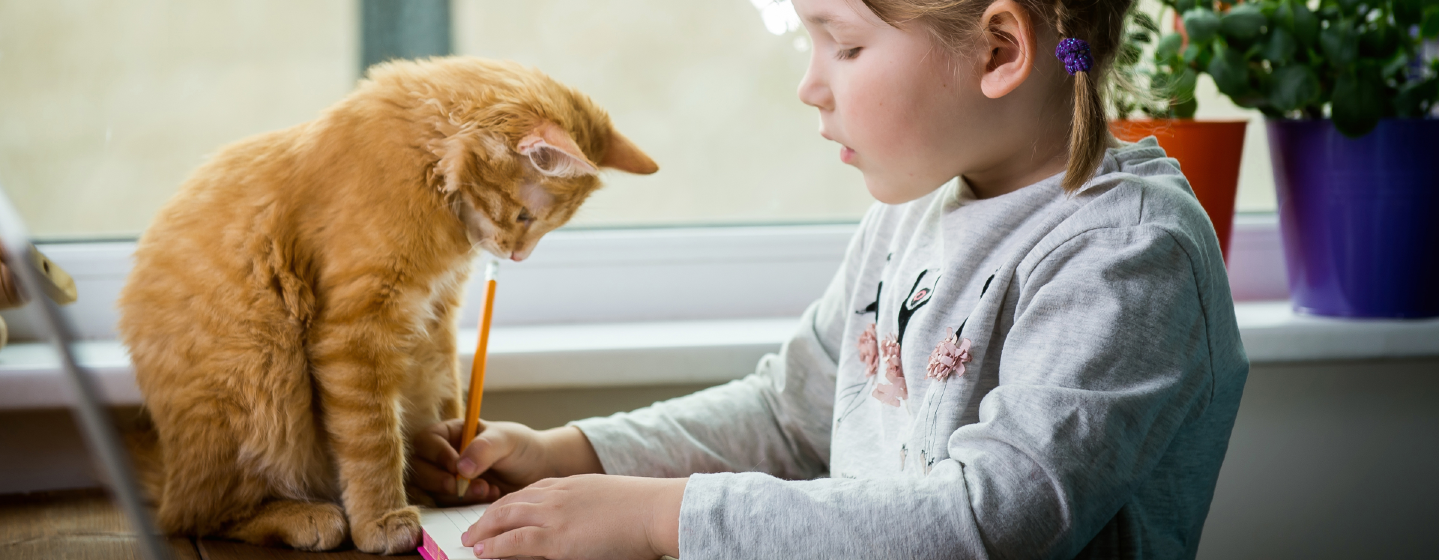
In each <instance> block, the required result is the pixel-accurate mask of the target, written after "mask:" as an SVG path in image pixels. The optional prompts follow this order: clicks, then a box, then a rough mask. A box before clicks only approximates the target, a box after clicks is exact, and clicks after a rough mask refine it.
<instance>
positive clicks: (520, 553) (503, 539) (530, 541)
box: [467, 527, 550, 558]
mask: <svg viewBox="0 0 1439 560" xmlns="http://www.w3.org/2000/svg"><path fill="white" fill-rule="evenodd" d="M548 541H549V539H548V535H547V534H546V531H545V529H543V528H541V527H522V528H519V529H515V530H513V531H509V532H506V533H505V534H502V535H499V536H497V537H495V538H492V539H489V540H485V541H482V542H480V543H479V546H475V557H476V558H516V557H536V558H542V557H548V556H550V555H549V554H547V553H548V552H549V546H548V545H549V542H548ZM467 546H468V545H467Z"/></svg>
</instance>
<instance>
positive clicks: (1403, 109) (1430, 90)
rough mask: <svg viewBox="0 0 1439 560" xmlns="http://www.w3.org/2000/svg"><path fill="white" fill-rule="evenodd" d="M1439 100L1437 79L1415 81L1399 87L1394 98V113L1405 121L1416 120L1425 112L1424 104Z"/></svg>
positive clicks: (1438, 82)
mask: <svg viewBox="0 0 1439 560" xmlns="http://www.w3.org/2000/svg"><path fill="white" fill-rule="evenodd" d="M1435 98H1439V77H1430V78H1429V79H1427V80H1416V81H1412V82H1408V83H1406V84H1404V85H1403V86H1400V88H1399V93H1398V94H1397V95H1395V96H1394V113H1395V114H1396V115H1398V116H1400V117H1403V118H1406V119H1417V118H1421V117H1423V116H1424V114H1425V113H1426V112H1428V111H1427V107H1426V106H1425V105H1426V102H1429V103H1433V100H1434V99H1435Z"/></svg>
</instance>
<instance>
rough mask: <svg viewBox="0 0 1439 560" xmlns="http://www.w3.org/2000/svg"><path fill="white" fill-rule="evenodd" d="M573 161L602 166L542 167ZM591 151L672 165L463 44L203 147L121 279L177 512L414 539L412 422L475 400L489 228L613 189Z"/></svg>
mask: <svg viewBox="0 0 1439 560" xmlns="http://www.w3.org/2000/svg"><path fill="white" fill-rule="evenodd" d="M556 127H557V129H558V130H560V131H562V132H561V133H560V134H562V135H567V136H568V138H565V139H563V140H568V143H567V145H566V146H558V147H557V146H554V145H553V144H556V143H566V142H563V141H562V140H560V139H555V138H554V136H553V135H554V134H555V132H554V130H555V129H556ZM536 131H540V132H545V133H547V134H550V135H551V139H552V140H554V141H553V142H548V143H546V142H537V141H536V140H534V139H535V138H541V139H543V135H539V134H537V133H536ZM522 143H526V144H525V145H526V146H528V147H529V148H528V149H539V150H554V151H550V152H545V153H530V154H528V155H522V154H520V153H519V152H517V151H516V149H517V146H519V145H521V144H522ZM576 149H578V150H580V151H581V152H582V153H579V154H575V153H570V152H572V151H573V150H576ZM566 150H569V151H570V152H567V151H566ZM537 156H542V157H540V158H538V159H537ZM555 158H561V159H563V158H577V159H582V160H584V161H585V162H586V163H585V165H582V166H580V165H576V166H570V167H569V168H573V169H582V170H587V171H588V172H586V173H568V174H564V175H554V174H550V173H546V172H544V170H543V169H540V168H538V167H537V165H539V164H538V163H537V162H539V161H540V160H541V159H543V160H544V161H546V162H553V161H555ZM588 162H601V164H600V165H601V166H605V167H613V168H619V169H622V170H627V171H632V172H641V173H645V172H653V171H654V170H655V168H654V163H653V162H652V161H650V160H649V158H648V157H647V156H645V155H644V154H643V153H642V152H640V151H639V150H638V149H637V148H635V147H634V145H633V144H632V143H630V142H629V141H628V140H626V139H624V137H623V136H621V135H619V134H618V133H617V132H615V131H614V129H613V127H612V125H611V124H610V120H609V117H608V116H607V115H606V114H605V113H604V111H602V110H600V109H599V108H598V107H596V106H595V105H594V104H593V103H592V102H591V101H590V100H589V99H588V98H587V97H585V96H584V95H583V94H580V93H578V92H576V91H574V90H572V89H570V88H567V87H565V86H563V85H560V84H558V83H556V82H554V81H553V80H551V79H549V78H548V77H546V76H544V75H543V74H541V73H539V72H537V71H534V70H530V69H526V68H523V67H521V66H519V65H516V64H513V63H507V62H496V61H487V60H481V59H476V58H461V57H454V58H438V59H431V60H428V61H424V62H392V63H387V64H384V65H380V66H377V67H376V68H374V69H373V70H371V72H370V74H369V79H368V80H366V81H363V82H361V84H360V85H359V87H358V88H357V89H356V91H355V92H354V93H353V94H351V95H349V96H348V97H346V98H345V99H343V100H341V101H340V102H339V103H337V104H336V105H334V106H333V107H331V108H329V109H328V110H326V111H325V112H324V113H323V114H322V115H321V116H320V118H318V119H316V120H314V121H311V122H308V123H305V124H301V125H298V126H295V127H292V128H288V129H285V130H280V131H276V132H271V133H267V134H261V135H258V136H255V137H252V138H248V139H245V140H242V141H240V142H238V143H235V144H233V145H230V146H227V147H225V148H223V149H222V150H221V151H220V152H219V153H218V154H216V155H215V156H214V157H213V158H212V159H211V160H210V161H209V162H207V163H205V164H204V165H202V166H201V167H200V168H199V169H198V170H197V171H196V172H195V173H194V175H193V176H191V177H190V179H189V180H188V181H187V182H186V183H185V185H184V186H183V187H182V188H181V189H180V192H179V193H178V194H177V195H176V196H175V197H174V198H173V199H172V200H171V201H170V202H169V203H168V204H167V205H166V206H165V207H164V208H163V209H161V211H160V212H159V214H158V215H157V216H156V218H155V221H154V223H153V224H152V225H151V226H150V228H149V229H148V230H147V231H146V232H145V234H144V235H143V236H142V237H141V239H140V242H139V246H138V248H137V249H136V252H135V267H134V271H133V272H132V273H131V275H130V278H129V280H128V281H127V283H126V286H125V289H124V291H123V293H122V294H121V298H120V307H121V312H122V313H121V320H120V325H119V328H120V334H121V337H122V338H123V340H124V342H125V343H126V344H127V345H128V346H129V349H130V355H131V358H132V360H133V362H134V364H135V369H136V376H137V378H138V381H139V384H140V389H141V391H142V393H143V394H144V397H145V407H146V409H147V410H148V413H149V415H150V419H151V421H152V422H153V426H154V437H151V438H148V439H149V440H151V441H153V442H154V444H153V447H154V451H155V452H156V453H155V454H156V455H157V456H158V460H155V461H150V463H151V464H154V465H156V466H155V467H154V468H157V469H159V470H160V471H161V472H159V473H155V472H149V473H146V476H145V479H146V480H149V481H153V483H152V484H151V486H152V488H151V491H152V496H153V497H154V498H155V499H156V501H157V502H158V507H159V511H158V520H159V523H160V526H161V528H162V529H163V530H165V531H167V532H169V533H177V534H190V535H221V536H226V537H230V538H235V539H240V540H244V541H248V542H253V543H262V544H275V543H284V544H288V545H290V546H293V547H296V548H304V549H315V550H320V549H328V548H333V547H335V546H337V545H338V544H340V543H342V542H344V540H345V538H346V537H347V536H351V535H352V536H353V540H354V542H355V545H356V546H357V547H358V548H359V549H360V550H363V551H366V552H381V553H391V554H393V553H398V552H407V551H409V550H412V549H413V548H414V546H415V543H416V540H417V538H418V535H419V517H418V514H417V512H416V511H415V509H414V508H413V507H409V506H408V505H407V501H406V497H405V488H404V481H405V468H406V467H405V455H406V450H405V442H406V441H407V440H408V438H407V436H408V435H409V434H412V433H413V432H414V431H416V430H419V429H422V428H424V427H425V426H428V425H429V424H431V423H434V422H437V421H439V420H441V419H447V418H454V417H457V416H458V415H459V407H460V404H459V403H460V401H459V398H460V389H459V376H458V366H457V362H456V358H455V350H456V348H455V339H454V335H455V313H456V310H457V308H458V305H459V303H460V296H461V288H462V286H463V285H464V282H465V279H466V278H467V277H468V275H469V272H470V262H471V260H472V258H473V257H474V254H475V253H474V251H475V248H476V247H481V248H484V249H486V250H488V251H490V252H492V253H495V254H497V255H509V256H512V258H515V259H517V260H518V259H521V258H523V257H524V256H526V255H527V254H528V253H529V251H530V250H531V249H533V247H534V244H535V242H537V241H538V239H539V238H540V236H542V235H544V234H545V233H546V232H548V231H550V230H552V229H554V228H555V227H558V226H559V225H561V224H563V223H564V222H566V221H567V220H569V218H570V217H571V216H572V215H573V214H574V211H575V209H576V208H578V206H579V205H580V203H581V202H582V201H583V200H584V199H585V198H586V197H587V196H589V195H590V193H592V192H593V191H594V190H595V189H597V188H598V187H599V180H598V178H597V177H596V176H595V174H594V170H595V169H594V166H593V165H591V164H589V163H588ZM616 162H617V163H616ZM145 440H147V438H145V437H140V438H136V440H135V441H145Z"/></svg>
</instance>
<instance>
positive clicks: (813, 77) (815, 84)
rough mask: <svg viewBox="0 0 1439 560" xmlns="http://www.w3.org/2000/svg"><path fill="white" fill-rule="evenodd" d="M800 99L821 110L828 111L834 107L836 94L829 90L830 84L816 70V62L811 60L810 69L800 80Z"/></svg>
mask: <svg viewBox="0 0 1439 560" xmlns="http://www.w3.org/2000/svg"><path fill="white" fill-rule="evenodd" d="M798 93H799V100H800V101H801V102H803V103H804V104H805V105H809V106H810V107H814V108H816V109H819V110H821V111H828V110H830V109H832V108H833V105H834V96H833V95H832V94H831V93H830V91H829V84H826V83H825V82H824V80H823V79H821V77H820V74H819V73H818V72H816V71H815V68H814V63H813V62H811V63H810V66H809V69H808V70H806V71H805V73H804V78H803V79H801V80H800V81H799V92H798Z"/></svg>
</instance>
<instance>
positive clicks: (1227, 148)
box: [1109, 10, 1248, 260]
mask: <svg viewBox="0 0 1439 560" xmlns="http://www.w3.org/2000/svg"><path fill="white" fill-rule="evenodd" d="M1160 35H1161V32H1160V30H1159V26H1158V25H1157V24H1155V22H1154V19H1153V18H1151V17H1150V16H1149V15H1148V14H1145V13H1143V12H1139V11H1137V10H1136V11H1135V12H1134V13H1133V14H1132V16H1131V20H1130V22H1129V25H1128V29H1127V30H1126V41H1125V43H1124V45H1123V47H1122V48H1121V50H1120V52H1119V53H1117V54H1116V56H1115V72H1116V74H1115V75H1116V80H1115V82H1116V84H1115V85H1116V86H1117V87H1115V88H1112V90H1111V92H1110V99H1111V102H1112V105H1113V106H1114V107H1113V108H1114V113H1115V115H1116V119H1115V120H1113V121H1111V122H1110V127H1109V128H1110V132H1112V133H1113V134H1114V136H1115V137H1116V138H1119V139H1120V140H1124V141H1126V142H1135V141H1138V140H1139V139H1141V138H1144V137H1146V136H1154V137H1155V139H1156V140H1158V141H1159V145H1160V147H1162V148H1164V152H1165V153H1166V154H1168V155H1169V157H1172V158H1174V159H1176V160H1179V167H1180V169H1181V170H1183V171H1184V175H1185V177H1186V178H1187V179H1189V185H1190V188H1192V189H1193V190H1194V195H1195V197H1197V198H1198V199H1199V204H1200V206H1203V207H1204V211H1205V213H1206V214H1208V215H1209V221H1210V222H1212V223H1213V224H1214V233H1215V235H1216V236H1218V237H1219V249H1220V251H1222V252H1223V254H1224V256H1225V259H1226V260H1228V256H1229V236H1230V231H1231V229H1232V225H1233V222H1234V198H1235V195H1236V192H1237V190H1238V187H1239V162H1240V157H1241V156H1242V155H1243V152H1244V130H1245V127H1246V125H1248V122H1247V121H1244V120H1214V119H1204V120H1196V119H1195V118H1194V112H1195V110H1196V109H1197V108H1198V104H1197V103H1196V102H1195V100H1194V87H1195V84H1196V83H1197V82H1198V79H1199V73H1198V72H1197V71H1196V70H1195V69H1194V68H1191V67H1190V64H1189V63H1188V62H1186V61H1184V60H1183V58H1182V57H1181V56H1180V53H1181V52H1182V50H1183V49H1182V45H1183V36H1182V34H1181V33H1171V34H1169V35H1165V36H1164V37H1163V38H1160ZM1156 41H1157V44H1156ZM1149 45H1155V48H1154V52H1153V56H1152V57H1151V58H1149V59H1147V60H1146V59H1145V57H1144V54H1145V50H1146V49H1145V47H1146V46H1149ZM1136 91H1140V92H1144V93H1136ZM1136 113H1139V114H1142V115H1144V116H1146V117H1147V118H1143V119H1131V118H1130V116H1131V115H1134V114H1136Z"/></svg>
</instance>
